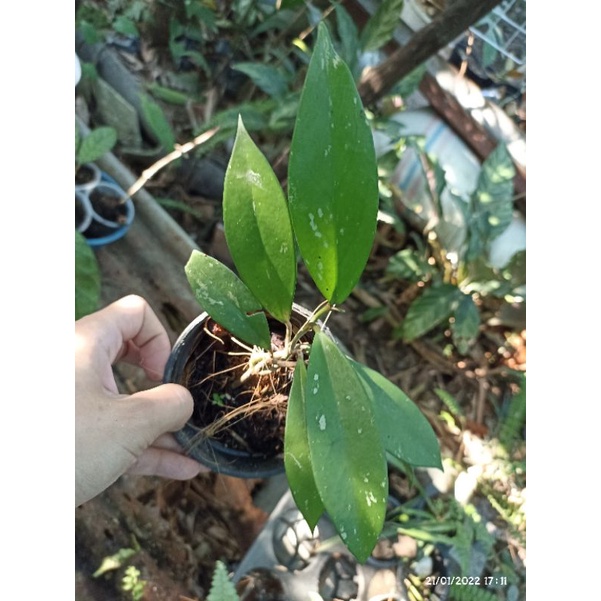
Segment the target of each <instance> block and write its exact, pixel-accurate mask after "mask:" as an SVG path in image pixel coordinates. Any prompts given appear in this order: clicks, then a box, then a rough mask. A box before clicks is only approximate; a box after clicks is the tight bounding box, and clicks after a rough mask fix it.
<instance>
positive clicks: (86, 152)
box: [76, 126, 117, 165]
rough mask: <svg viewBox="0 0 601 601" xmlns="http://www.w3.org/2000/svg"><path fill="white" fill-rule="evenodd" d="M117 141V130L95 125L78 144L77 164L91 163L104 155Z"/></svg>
mask: <svg viewBox="0 0 601 601" xmlns="http://www.w3.org/2000/svg"><path fill="white" fill-rule="evenodd" d="M116 142H117V130H116V129H115V128H114V127H109V126H103V127H97V128H96V129H93V130H91V131H90V133H89V134H88V135H87V136H85V138H83V139H82V140H81V142H80V144H79V148H78V151H77V156H76V162H77V164H79V165H84V164H85V163H91V162H93V161H96V160H98V159H99V158H100V157H101V156H103V155H105V154H106V153H107V152H108V151H109V150H111V149H112V148H113V146H114V145H115V144H116Z"/></svg>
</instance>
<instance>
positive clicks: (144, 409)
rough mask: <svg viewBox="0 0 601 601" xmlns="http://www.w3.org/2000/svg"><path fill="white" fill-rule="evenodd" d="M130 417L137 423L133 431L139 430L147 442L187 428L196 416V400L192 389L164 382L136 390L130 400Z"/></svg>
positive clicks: (147, 443)
mask: <svg viewBox="0 0 601 601" xmlns="http://www.w3.org/2000/svg"><path fill="white" fill-rule="evenodd" d="M127 406H128V408H129V411H128V413H129V416H128V417H129V419H131V420H132V421H134V422H135V424H134V425H135V428H131V429H130V431H131V432H134V431H137V432H139V434H140V436H141V437H142V438H143V441H140V442H143V443H145V444H146V445H151V444H152V443H153V442H154V441H155V440H156V439H157V438H158V437H159V436H161V434H165V432H175V431H176V430H179V429H181V428H183V427H184V425H185V424H186V422H187V421H188V420H189V419H190V417H191V416H192V411H193V410H194V401H193V400H192V395H191V394H190V392H189V391H188V390H187V389H186V388H184V387H183V386H180V385H179V384H161V385H160V386H156V387H155V388H150V389H149V390H143V391H140V392H136V393H134V394H132V395H131V396H130V397H129V402H128V403H127Z"/></svg>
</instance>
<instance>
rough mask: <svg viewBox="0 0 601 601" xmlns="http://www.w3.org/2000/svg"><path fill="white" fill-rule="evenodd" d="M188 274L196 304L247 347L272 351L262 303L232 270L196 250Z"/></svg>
mask: <svg viewBox="0 0 601 601" xmlns="http://www.w3.org/2000/svg"><path fill="white" fill-rule="evenodd" d="M185 272H186V277H187V278H188V282H189V284H190V287H191V288H192V291H193V292H194V295H195V296H196V300H197V301H198V303H199V304H200V306H201V307H202V308H203V309H204V310H205V311H206V312H207V313H208V314H209V315H210V316H211V317H212V318H213V319H214V320H215V321H216V322H217V323H218V324H219V325H220V326H222V327H223V328H225V329H226V330H227V331H228V332H230V333H231V334H233V335H234V336H235V337H236V338H239V339H240V340H242V341H244V342H247V343H248V344H253V345H257V346H260V347H262V348H264V349H270V348H271V334H270V333H269V326H268V324H267V318H266V317H265V314H264V313H263V312H261V309H262V307H261V305H260V303H259V302H258V301H257V299H256V298H255V297H254V296H253V294H252V292H251V291H250V290H249V289H248V288H247V287H246V285H245V284H244V282H243V281H242V280H241V279H240V278H239V277H238V276H237V275H236V274H235V273H234V272H233V271H232V270H231V269H228V268H227V267H226V266H225V265H223V263H220V262H219V261H217V259H214V258H213V257H210V256H209V255H205V254H204V253H202V252H200V251H198V250H193V251H192V254H191V255H190V259H189V260H188V262H187V263H186V267H185Z"/></svg>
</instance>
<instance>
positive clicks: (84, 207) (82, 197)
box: [75, 190, 93, 232]
mask: <svg viewBox="0 0 601 601" xmlns="http://www.w3.org/2000/svg"><path fill="white" fill-rule="evenodd" d="M92 215H93V211H92V205H91V204H90V199H89V198H88V196H87V194H83V193H82V192H81V191H79V190H75V230H76V231H77V232H85V231H86V230H87V229H88V227H90V224H91V223H92Z"/></svg>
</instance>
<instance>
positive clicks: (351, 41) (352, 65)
mask: <svg viewBox="0 0 601 601" xmlns="http://www.w3.org/2000/svg"><path fill="white" fill-rule="evenodd" d="M336 25H337V27H338V36H339V37H340V43H341V50H340V54H341V56H342V60H344V62H345V63H346V64H347V65H348V67H349V69H350V71H351V73H352V74H353V78H354V79H356V78H357V76H358V75H359V73H358V71H357V63H358V62H359V60H358V59H359V33H358V31H357V26H356V25H355V22H354V21H353V19H352V17H351V16H350V15H349V13H348V11H347V10H346V8H344V6H342V4H337V5H336Z"/></svg>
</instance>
